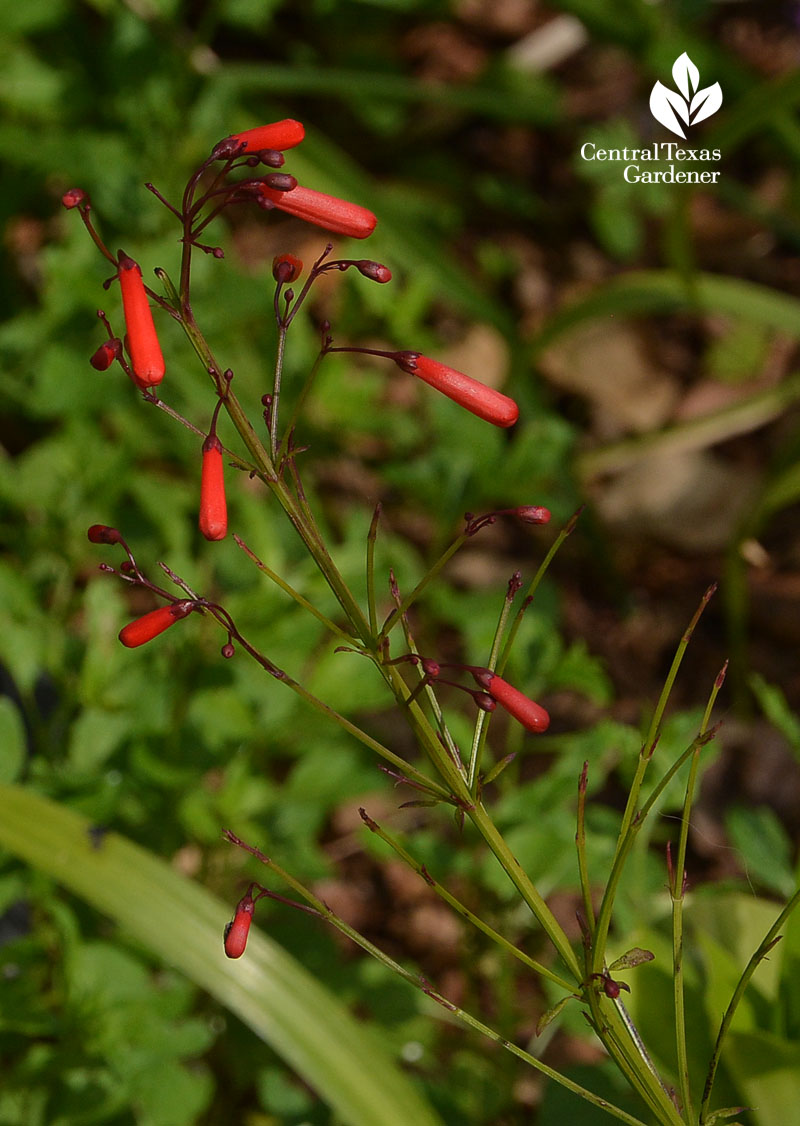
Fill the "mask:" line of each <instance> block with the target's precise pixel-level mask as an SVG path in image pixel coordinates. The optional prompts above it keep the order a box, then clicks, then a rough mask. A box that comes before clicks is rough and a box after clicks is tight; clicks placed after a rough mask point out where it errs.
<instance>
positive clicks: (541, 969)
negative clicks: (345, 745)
mask: <svg viewBox="0 0 800 1126" xmlns="http://www.w3.org/2000/svg"><path fill="white" fill-rule="evenodd" d="M359 813H360V814H361V819H362V821H363V822H364V824H365V825H366V826H367V828H368V829H370V830H371V832H373V833H374V834H375V836H377V837H380V839H381V840H382V841H385V842H386V844H387V845H388V846H389V847H390V848H391V849H392V850H393V851H394V852H395V853H397V855H398V856H399V857H400V859H401V860H403V862H404V863H405V864H407V865H408V866H409V868H411V869H412V870H413V871H414V872H416V873H417V875H418V876H421V877H422V879H423V880H424V881H425V883H426V884H427V885H428V886H429V887H430V888H431V889H432V890H433V891H434V892H435V893H436V894H437V895H438V896H439V898H440V899H441V900H443V901H444V902H445V903H446V904H448V906H449V907H452V908H453V910H454V911H456V912H458V914H459V915H461V916H463V918H465V919H466V920H467V921H468V922H469V923H471V924H472V925H473V926H474V927H475V928H476V929H477V930H479V931H481V932H482V933H483V934H485V935H486V936H487V937H488V938H491V940H492V941H493V942H496V943H497V945H498V946H500V947H501V948H502V949H503V950H505V951H506V952H507V953H509V954H511V955H512V956H513V957H514V958H517V959H518V960H519V961H520V962H522V963H523V964H524V965H526V966H527V967H528V969H531V970H533V971H534V972H535V973H537V974H539V975H540V976H541V977H546V978H547V979H548V980H549V981H552V982H553V983H554V984H555V985H560V986H561V988H562V989H566V990H567V992H568V993H572V992H573V990H574V983H571V982H569V981H567V979H566V978H563V977H561V976H560V975H559V974H557V973H554V971H553V970H551V969H550V968H549V967H548V966H545V965H543V964H542V963H541V962H537V961H535V960H534V959H533V958H531V957H529V956H528V955H527V954H526V953H525V952H524V951H523V950H520V949H519V947H518V946H515V945H514V943H513V942H510V941H509V940H508V939H507V938H506V937H505V936H504V935H502V934H500V932H499V931H496V930H495V929H494V927H491V926H489V924H488V923H485V922H484V921H483V919H481V918H480V917H479V916H478V915H476V914H475V913H474V912H473V911H470V909H469V907H467V906H466V905H465V904H463V903H462V902H461V901H460V900H459V899H456V897H455V896H454V895H451V893H450V892H449V891H448V890H447V889H446V888H445V887H443V886H442V884H440V883H439V882H438V880H435V879H434V878H433V876H431V874H430V872H429V871H428V869H427V868H426V866H425V865H424V864H420V863H419V861H418V860H415V859H414V857H413V856H412V855H411V853H409V852H407V851H406V849H404V848H403V846H402V845H401V844H400V842H399V841H397V840H395V839H394V837H391V836H390V835H389V834H388V833H387V832H385V830H383V829H382V828H381V827H380V825H379V824H378V823H377V822H376V821H373V820H372V818H371V817H368V816H367V814H366V812H365V811H364V810H363V809H361V810H359Z"/></svg>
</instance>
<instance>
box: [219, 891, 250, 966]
mask: <svg viewBox="0 0 800 1126" xmlns="http://www.w3.org/2000/svg"><path fill="white" fill-rule="evenodd" d="M255 906H256V904H255V900H254V899H253V896H252V895H251V894H250V892H248V893H247V895H243V896H242V898H241V899H240V900H239V902H238V903H237V905H236V912H235V914H234V916H233V918H232V919H231V921H230V922H229V923H228V924H227V926H226V927H225V934H224V936H223V942H224V945H225V953H226V954H227V955H228V957H229V958H241V956H242V954H244V950H245V947H246V946H247V936H248V934H249V933H250V924H251V923H252V921H253V912H254V911H255Z"/></svg>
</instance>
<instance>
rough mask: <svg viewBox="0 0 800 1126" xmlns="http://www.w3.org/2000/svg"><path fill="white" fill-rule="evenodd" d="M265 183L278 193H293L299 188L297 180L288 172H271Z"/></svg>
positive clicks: (265, 178)
mask: <svg viewBox="0 0 800 1126" xmlns="http://www.w3.org/2000/svg"><path fill="white" fill-rule="evenodd" d="M263 183H265V184H266V185H267V187H268V188H273V189H274V190H275V191H276V192H293V191H294V189H295V188H296V187H297V180H296V179H295V178H294V176H290V175H289V173H288V172H270V174H269V175H268V176H265V177H264V180H263Z"/></svg>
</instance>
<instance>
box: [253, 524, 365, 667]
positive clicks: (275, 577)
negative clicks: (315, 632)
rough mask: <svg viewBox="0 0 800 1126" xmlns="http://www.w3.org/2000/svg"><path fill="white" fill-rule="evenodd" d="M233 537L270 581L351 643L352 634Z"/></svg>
mask: <svg viewBox="0 0 800 1126" xmlns="http://www.w3.org/2000/svg"><path fill="white" fill-rule="evenodd" d="M233 538H234V541H235V542H236V544H237V545H238V546H239V547H240V548H241V549H242V551H243V552H244V553H245V555H246V556H247V557H248V559H251V560H252V562H253V563H255V565H256V567H258V569H259V571H261V572H262V573H263V574H265V575H266V576H267V578H268V579H271V580H272V582H274V583H275V585H276V586H279V587H280V588H281V590H282V591H284V592H285V593H286V594H288V595H289V597H290V598H293V599H294V601H295V602H296V603H297V604H298V606H302V607H303V609H304V610H307V611H308V612H309V614H313V616H314V617H315V618H316V619H317V621H318V622H321V623H322V625H324V626H325V627H326V629H329V630H330V632H331V633H333V634H336V636H337V637H339V638H340V639H341V640H342V641H346V642H347V643H348V644H350V645H352V644H353V642H354V641H355V638H354V637H353V636H352V634H349V633H348V632H347V631H346V630H343V629H342V628H341V626H337V624H336V622H334V621H331V619H330V618H329V617H327V615H325V614H323V613H322V611H321V610H318V609H317V607H316V606H314V605H313V603H311V602H309V601H308V599H307V598H304V597H303V595H302V594H300V592H299V591H297V590H295V589H294V587H293V586H291V585H290V584H289V583H287V582H286V580H285V579H282V578H281V576H280V575H279V574H278V573H277V572H276V571H273V570H272V568H271V567H270V566H268V564H266V563H264V561H263V560H261V559H259V558H258V556H257V555H256V554H255V552H254V551H253V550H252V549H251V548H249V547H248V546H247V544H246V543H245V542H244V540H243V539H242V538H241V537H240V536H237V535H236V534H235V533H234V536H233Z"/></svg>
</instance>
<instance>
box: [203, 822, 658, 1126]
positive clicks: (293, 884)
mask: <svg viewBox="0 0 800 1126" xmlns="http://www.w3.org/2000/svg"><path fill="white" fill-rule="evenodd" d="M223 835H224V836H225V837H226V838H227V840H229V841H230V842H231V843H232V844H235V845H237V846H238V847H239V848H243V849H244V850H245V851H246V852H249V853H250V854H251V855H252V856H254V857H255V858H256V859H257V860H260V861H261V863H262V864H264V865H265V866H266V867H267V868H269V869H270V871H271V872H273V873H274V874H275V875H276V876H277V877H278V878H279V879H280V880H282V881H283V882H284V883H286V884H287V886H288V887H290V888H291V889H292V890H293V891H294V892H295V894H296V895H298V896H299V897H300V898H301V899H304V900H305V902H306V903H307V904H309V906H310V907H311V908H312V909H313V911H315V912H316V913H317V914H318V915H319V916H320V917H321V918H323V919H325V920H326V921H327V922H328V923H330V924H331V925H332V926H334V927H336V929H337V930H338V931H339V932H340V933H341V934H343V935H345V936H346V937H347V938H349V939H350V940H351V942H353V943H355V945H357V946H358V947H360V948H361V949H362V950H364V951H365V952H366V953H367V954H370V955H371V956H372V957H373V958H375V959H376V960H377V961H379V962H381V963H382V964H383V965H384V966H386V967H387V968H388V969H390V970H392V972H393V973H395V974H397V975H398V977H401V978H402V979H403V980H404V981H406V982H408V983H409V984H410V985H413V986H414V987H415V988H416V989H421V990H422V992H423V993H424V994H425V996H426V997H429V998H430V999H431V1000H433V1001H435V1002H436V1003H437V1004H439V1005H441V1006H442V1007H443V1008H444V1009H446V1010H447V1011H448V1012H449V1013H452V1015H453V1016H455V1017H456V1018H457V1019H458V1020H460V1021H461V1022H462V1023H463V1024H466V1025H467V1026H468V1027H470V1028H472V1029H474V1030H475V1031H476V1032H480V1033H481V1035H483V1036H486V1037H487V1038H488V1039H490V1040H492V1041H494V1042H495V1043H496V1044H500V1045H501V1046H502V1047H503V1048H505V1049H506V1050H507V1051H509V1052H511V1053H512V1055H515V1056H516V1057H517V1058H518V1059H521V1060H522V1061H523V1062H524V1063H527V1064H529V1065H530V1066H531V1067H533V1068H535V1069H536V1070H537V1071H538V1072H540V1073H541V1074H542V1075H545V1076H547V1077H548V1078H549V1079H552V1080H553V1082H555V1083H558V1084H559V1085H560V1086H562V1087H565V1088H566V1089H567V1090H568V1091H572V1092H573V1094H575V1095H578V1096H579V1097H580V1098H582V1099H585V1100H586V1101H587V1102H590V1103H592V1104H593V1105H594V1106H597V1107H599V1108H600V1109H602V1110H605V1111H607V1112H608V1113H609V1114H610V1115H612V1116H613V1117H614V1118H617V1119H619V1121H620V1122H624V1123H626V1124H627V1126H646V1124H645V1123H644V1122H643V1121H642V1120H641V1119H640V1118H635V1117H634V1116H633V1115H632V1114H628V1112H627V1111H624V1110H622V1109H620V1108H619V1107H616V1106H614V1104H613V1103H610V1102H608V1100H607V1099H603V1098H601V1097H600V1096H599V1095H596V1094H594V1092H593V1091H589V1090H587V1088H585V1087H581V1086H580V1084H578V1083H575V1082H573V1080H571V1079H568V1078H567V1077H566V1076H564V1075H562V1074H561V1073H560V1072H558V1071H556V1070H555V1069H554V1068H551V1067H548V1066H547V1064H545V1063H542V1061H541V1060H540V1059H537V1058H536V1056H533V1055H531V1054H530V1053H529V1052H526V1051H525V1050H524V1048H520V1047H518V1046H517V1045H516V1044H513V1043H512V1042H511V1041H510V1040H506V1039H505V1038H504V1037H502V1036H501V1035H500V1034H499V1033H498V1032H496V1031H495V1030H494V1029H493V1028H490V1027H489V1025H486V1024H484V1023H483V1022H482V1021H479V1020H478V1019H477V1017H474V1016H472V1015H471V1014H470V1013H467V1012H465V1010H464V1009H461V1008H459V1007H458V1006H457V1005H454V1004H453V1003H452V1002H451V1001H449V1000H447V998H445V997H444V996H443V995H442V994H441V993H439V992H437V991H436V990H435V989H433V987H432V986H431V985H430V984H429V983H428V982H427V981H425V980H424V979H423V978H420V977H419V976H417V975H416V974H414V973H412V972H411V971H410V970H407V969H406V968H405V966H401V965H400V963H399V962H396V961H395V960H394V958H391V957H390V956H389V955H388V954H386V953H385V952H384V951H383V950H381V949H380V948H379V947H377V946H375V944H374V943H372V942H370V941H369V939H367V938H364V936H363V935H361V934H359V933H358V931H356V930H354V929H353V928H352V927H351V926H350V925H349V924H348V923H346V922H345V921H344V919H342V918H340V916H338V915H337V914H336V913H335V912H334V911H333V910H332V909H331V908H330V907H329V906H328V905H327V903H325V902H324V900H322V899H319V897H318V896H316V895H314V893H313V892H312V891H310V890H309V889H308V888H306V887H304V885H303V884H301V883H300V882H299V881H298V880H296V879H295V878H294V877H293V876H291V875H290V874H289V873H288V872H286V871H285V870H284V869H283V868H281V867H280V865H278V864H276V863H275V861H274V860H272V858H271V857H269V856H266V855H265V854H264V853H263V852H261V850H260V849H258V848H255V847H254V846H253V845H249V844H246V843H245V842H244V841H242V840H241V839H240V838H239V837H237V836H236V835H235V834H234V833H232V832H231V831H230V830H228V829H226V830H225V832H224V834H223Z"/></svg>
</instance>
